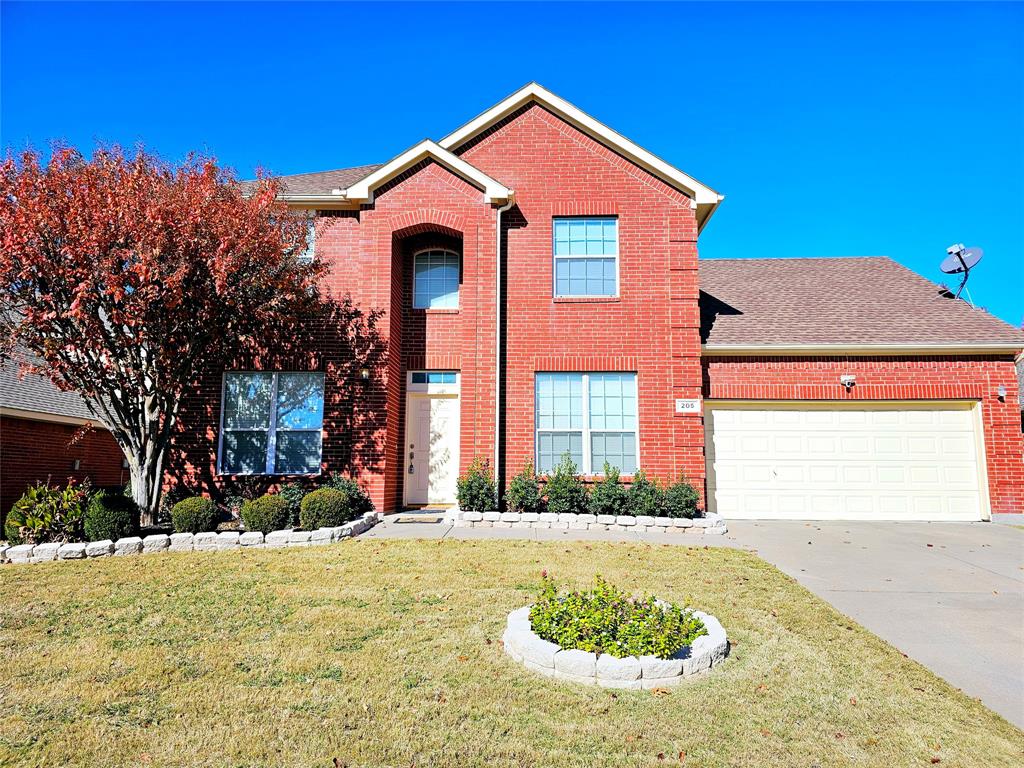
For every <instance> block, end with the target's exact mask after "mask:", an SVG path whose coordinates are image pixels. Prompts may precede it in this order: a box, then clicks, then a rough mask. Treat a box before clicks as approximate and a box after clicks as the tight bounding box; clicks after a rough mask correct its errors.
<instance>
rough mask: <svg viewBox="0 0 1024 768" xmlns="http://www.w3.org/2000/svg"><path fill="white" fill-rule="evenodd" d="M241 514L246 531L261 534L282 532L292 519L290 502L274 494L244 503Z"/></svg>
mask: <svg viewBox="0 0 1024 768" xmlns="http://www.w3.org/2000/svg"><path fill="white" fill-rule="evenodd" d="M240 514H241V517H242V522H243V523H245V530H247V531H259V532H261V533H270V532H271V531H279V530H281V529H282V528H284V527H285V526H287V525H288V521H289V518H290V517H291V511H290V510H289V508H288V500H287V499H286V498H284V496H281V495H274V494H272V493H268V494H266V495H264V496H260V497H259V498H258V499H253V500H251V501H246V502H244V503H243V504H242V510H241V513H240Z"/></svg>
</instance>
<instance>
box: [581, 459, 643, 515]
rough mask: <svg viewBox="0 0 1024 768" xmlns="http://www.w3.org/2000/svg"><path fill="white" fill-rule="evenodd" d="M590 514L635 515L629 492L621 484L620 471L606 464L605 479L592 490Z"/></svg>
mask: <svg viewBox="0 0 1024 768" xmlns="http://www.w3.org/2000/svg"><path fill="white" fill-rule="evenodd" d="M590 514H592V515H634V514H636V512H635V511H633V509H632V508H631V507H630V505H629V491H628V490H626V487H625V486H624V485H622V483H620V482H619V470H618V468H617V467H613V466H611V465H609V464H608V462H605V464H604V479H603V480H601V481H599V482H597V483H595V484H594V487H593V488H591V489H590Z"/></svg>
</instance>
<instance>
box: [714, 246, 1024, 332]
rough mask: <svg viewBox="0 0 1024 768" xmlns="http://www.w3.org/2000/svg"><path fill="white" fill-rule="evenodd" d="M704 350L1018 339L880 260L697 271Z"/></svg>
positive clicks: (736, 264) (717, 265) (732, 264)
mask: <svg viewBox="0 0 1024 768" xmlns="http://www.w3.org/2000/svg"><path fill="white" fill-rule="evenodd" d="M699 270H700V288H701V296H700V308H701V340H702V341H703V342H704V343H706V344H708V345H723V344H734V345H773V344H775V345H793V344H808V345H816V344H821V345H829V344H855V345H871V344H922V345H928V344H957V345H961V344H994V343H1000V344H1001V343H1011V344H1012V343H1019V344H1020V346H1021V347H1022V348H1024V332H1021V331H1020V330H1018V329H1016V328H1014V327H1013V326H1012V325H1009V324H1008V323H1004V322H1003V321H1002V320H999V319H998V318H996V317H994V316H992V315H990V314H989V313H988V312H985V311H984V310H981V309H973V308H972V307H971V306H970V305H968V304H967V303H966V302H963V301H958V300H954V299H953V298H952V297H951V296H950V295H949V293H948V292H945V291H943V290H942V289H941V288H940V287H939V286H938V285H936V284H935V283H932V282H929V281H928V280H925V279H924V278H923V277H921V276H920V275H918V274H916V273H914V272H911V271H910V270H909V269H907V268H906V267H904V266H902V265H900V264H897V263H896V262H894V261H892V260H891V259H889V258H886V257H876V256H872V257H856V258H819V259H707V260H702V261H701V262H700V267H699Z"/></svg>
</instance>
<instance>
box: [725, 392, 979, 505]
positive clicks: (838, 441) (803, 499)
mask: <svg viewBox="0 0 1024 768" xmlns="http://www.w3.org/2000/svg"><path fill="white" fill-rule="evenodd" d="M706 426H707V430H708V447H707V457H708V458H707V462H708V493H709V497H710V498H709V502H710V508H711V509H712V510H714V511H718V512H720V513H721V514H723V515H725V516H727V517H744V518H790V519H801V518H803V519H816V518H824V519H843V518H853V519H857V518H860V519H879V520H884V519H891V520H921V519H932V520H978V519H981V517H982V514H983V512H984V508H983V504H982V498H983V493H982V492H983V488H982V486H981V483H980V481H979V471H978V456H979V448H978V437H977V435H976V434H975V418H974V414H973V412H972V410H971V409H970V407H965V406H963V405H952V406H947V407H942V406H936V407H922V406H916V407H915V406H903V407H900V406H899V405H898V404H885V405H880V406H875V407H871V406H866V407H857V408H846V409H844V408H827V407H822V406H816V407H815V406H810V407H807V408H806V409H804V408H801V407H793V406H789V407H779V408H736V407H733V408H729V407H716V406H713V405H710V406H709V407H708V420H707V424H706Z"/></svg>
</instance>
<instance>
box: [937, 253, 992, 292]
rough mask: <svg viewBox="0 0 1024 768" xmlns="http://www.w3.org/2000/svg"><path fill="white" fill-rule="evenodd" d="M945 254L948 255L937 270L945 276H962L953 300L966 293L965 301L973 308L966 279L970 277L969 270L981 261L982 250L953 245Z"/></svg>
mask: <svg viewBox="0 0 1024 768" xmlns="http://www.w3.org/2000/svg"><path fill="white" fill-rule="evenodd" d="M946 253H947V254H948V255H947V256H946V258H945V259H943V260H942V264H941V265H940V266H939V269H941V270H942V271H943V272H945V273H946V274H947V275H960V274H962V275H963V279H962V280H961V281H960V287H959V288H957V289H956V295H955V296H954V297H953V298H956V299H959V298H960V294H961V293H963V292H965V291H966V293H967V299H966V301H967V303H968V304H970V305H971V306H972V307H973V306H974V302H973V301H971V292H970V291H968V290H967V278H968V277H970V274H971V270H972V269H973V268H974V267H976V266H977V265H978V262H979V261H981V256H982V250H981V248H964V244H963V243H954V244H953V245H951V246H949V248H947V249H946Z"/></svg>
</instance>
